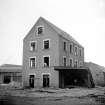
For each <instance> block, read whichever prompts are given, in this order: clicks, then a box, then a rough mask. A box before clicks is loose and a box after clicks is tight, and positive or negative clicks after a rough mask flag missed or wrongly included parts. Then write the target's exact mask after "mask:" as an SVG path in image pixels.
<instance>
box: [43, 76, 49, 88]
mask: <svg viewBox="0 0 105 105" xmlns="http://www.w3.org/2000/svg"><path fill="white" fill-rule="evenodd" d="M49 84H50V77H49V74H44V75H43V87H49Z"/></svg>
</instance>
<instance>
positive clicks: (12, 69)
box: [0, 64, 22, 72]
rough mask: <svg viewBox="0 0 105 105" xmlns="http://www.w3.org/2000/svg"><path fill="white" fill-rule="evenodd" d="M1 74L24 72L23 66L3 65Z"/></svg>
mask: <svg viewBox="0 0 105 105" xmlns="http://www.w3.org/2000/svg"><path fill="white" fill-rule="evenodd" d="M0 72H22V66H21V65H13V64H3V65H1V66H0Z"/></svg>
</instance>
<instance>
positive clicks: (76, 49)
mask: <svg viewBox="0 0 105 105" xmlns="http://www.w3.org/2000/svg"><path fill="white" fill-rule="evenodd" d="M74 53H75V55H76V56H77V55H78V47H77V46H75V47H74Z"/></svg>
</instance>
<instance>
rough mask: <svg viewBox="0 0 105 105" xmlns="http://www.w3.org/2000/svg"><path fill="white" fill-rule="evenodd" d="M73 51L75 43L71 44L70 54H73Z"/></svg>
mask: <svg viewBox="0 0 105 105" xmlns="http://www.w3.org/2000/svg"><path fill="white" fill-rule="evenodd" d="M72 52H73V45H72V44H70V54H72Z"/></svg>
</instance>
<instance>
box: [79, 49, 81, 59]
mask: <svg viewBox="0 0 105 105" xmlns="http://www.w3.org/2000/svg"><path fill="white" fill-rule="evenodd" d="M79 54H80V57H81V56H82V49H81V48H80V50H79Z"/></svg>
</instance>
